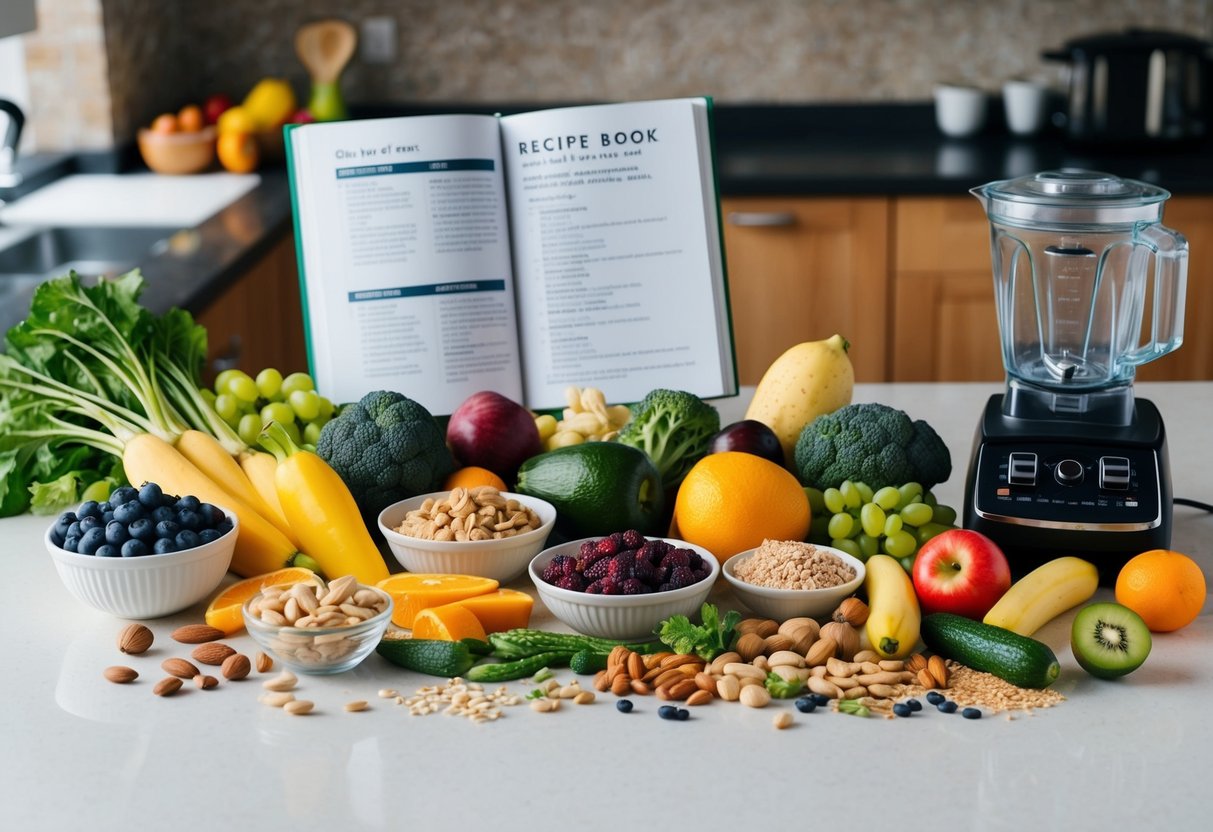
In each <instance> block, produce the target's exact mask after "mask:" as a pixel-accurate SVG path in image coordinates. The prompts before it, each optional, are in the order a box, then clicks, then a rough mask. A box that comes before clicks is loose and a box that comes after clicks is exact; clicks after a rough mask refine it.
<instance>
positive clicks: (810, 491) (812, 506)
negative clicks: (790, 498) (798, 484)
mask: <svg viewBox="0 0 1213 832" xmlns="http://www.w3.org/2000/svg"><path fill="white" fill-rule="evenodd" d="M804 495H805V496H806V497H808V498H809V511H810V512H812V515H813V516H814V517H816V516H817V515H818V514H821V513H822V512H823V511H825V510H826V499H825V495H824V494H823V493H822V492H821V489H820V488H813V487H812V486H811V485H806V486H805V487H804Z"/></svg>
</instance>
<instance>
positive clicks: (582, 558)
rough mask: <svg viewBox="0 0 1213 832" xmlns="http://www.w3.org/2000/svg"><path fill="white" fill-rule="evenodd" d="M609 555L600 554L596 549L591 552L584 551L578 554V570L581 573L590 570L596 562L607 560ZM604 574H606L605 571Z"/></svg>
mask: <svg viewBox="0 0 1213 832" xmlns="http://www.w3.org/2000/svg"><path fill="white" fill-rule="evenodd" d="M608 557H609V556H608V555H600V554H599V553H598V552H597V551H596V550H595V551H593V552H591V553H590V554H588V555H587V554H585V553H584V552H582V553H581V554H580V555H578V556H577V571H578V572H581V573H585V572H588V571H589V570H590V569H591V568H592V567H593V566H594V564H596V563H601V562H602V561H604V560H606V559H607V558H608ZM603 574H606V573H605V572H604V573H603Z"/></svg>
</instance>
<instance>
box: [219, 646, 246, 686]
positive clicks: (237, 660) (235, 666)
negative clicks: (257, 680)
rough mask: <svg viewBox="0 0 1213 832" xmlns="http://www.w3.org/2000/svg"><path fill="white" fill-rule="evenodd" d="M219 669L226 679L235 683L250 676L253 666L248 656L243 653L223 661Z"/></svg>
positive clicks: (234, 654) (235, 654)
mask: <svg viewBox="0 0 1213 832" xmlns="http://www.w3.org/2000/svg"><path fill="white" fill-rule="evenodd" d="M219 669H220V671H221V672H222V673H223V678H224V679H228V680H230V681H233V682H235V681H237V680H239V679H243V678H244V677H245V676H248V675H249V671H250V670H252V664H251V663H250V662H249V660H248V656H246V655H244V654H243V653H233V654H232V655H230V656H228V657H227V658H226V659H224V660H223V664H222V665H221V666H220V668H219Z"/></svg>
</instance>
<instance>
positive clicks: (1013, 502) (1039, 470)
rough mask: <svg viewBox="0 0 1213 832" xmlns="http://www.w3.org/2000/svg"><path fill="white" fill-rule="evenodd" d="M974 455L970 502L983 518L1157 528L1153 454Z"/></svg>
mask: <svg viewBox="0 0 1213 832" xmlns="http://www.w3.org/2000/svg"><path fill="white" fill-rule="evenodd" d="M980 454H981V458H980V460H979V462H978V467H977V480H976V483H975V485H976V488H975V491H974V500H975V507H976V508H977V510H978V511H979V512H980V513H982V514H983V515H987V516H990V517H1005V518H1015V519H1018V520H1019V521H1021V522H1028V523H1033V522H1035V523H1040V524H1043V525H1053V524H1057V525H1064V526H1071V527H1072V526H1074V525H1084V526H1085V525H1100V526H1112V527H1118V528H1121V529H1124V530H1126V531H1128V530H1131V529H1140V528H1148V527H1151V526H1152V525H1155V524H1157V522H1158V521H1159V518H1160V512H1159V505H1158V499H1159V498H1158V494H1159V486H1158V477H1159V471H1158V459H1157V456H1156V455H1155V452H1154V450H1153V449H1152V448H1131V447H1128V448H1127V447H1124V446H1120V447H1106V448H1101V447H1098V446H1090V445H1066V446H1048V445H1045V446H1041V445H1039V444H1038V445H1036V446H1022V447H1017V446H1015V445H1002V444H991V443H986V444H985V445H983V446H982V447H981V449H980Z"/></svg>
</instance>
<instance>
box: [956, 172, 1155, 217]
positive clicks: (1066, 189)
mask: <svg viewBox="0 0 1213 832" xmlns="http://www.w3.org/2000/svg"><path fill="white" fill-rule="evenodd" d="M972 193H973V194H974V195H975V196H977V197H978V198H980V199H982V201H983V202H984V203H985V205H986V212H987V213H988V214H989V215H990V217H991V218H997V219H1000V220H1004V221H1008V222H1013V223H1014V222H1018V223H1033V224H1035V223H1041V224H1053V223H1058V224H1064V225H1092V224H1105V223H1111V224H1119V223H1135V222H1158V221H1160V220H1161V219H1162V204H1163V202H1165V201H1166V200H1167V199H1168V198H1169V197H1170V196H1171V193H1170V192H1169V191H1167V190H1165V189H1164V188H1160V187H1158V186H1157V185H1151V184H1149V183H1148V182H1139V181H1138V180H1136V179H1121V178H1120V177H1119V176H1114V175H1112V174H1110V173H1100V172H1099V171H1091V170H1078V169H1075V168H1063V169H1061V170H1049V171H1042V172H1040V173H1033V174H1029V175H1027V176H1021V177H1019V178H1018V179H1006V180H1001V181H998V182H991V183H989V184H988V185H983V186H981V187H980V188H974V189H973V191H972Z"/></svg>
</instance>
